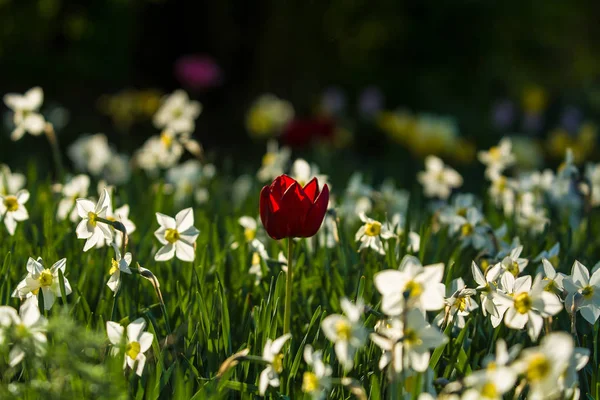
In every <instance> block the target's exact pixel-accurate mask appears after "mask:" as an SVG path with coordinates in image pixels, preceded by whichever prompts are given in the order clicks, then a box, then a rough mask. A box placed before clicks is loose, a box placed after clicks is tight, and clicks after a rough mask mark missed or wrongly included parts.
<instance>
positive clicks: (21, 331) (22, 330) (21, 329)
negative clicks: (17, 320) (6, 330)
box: [15, 324, 29, 339]
mask: <svg viewBox="0 0 600 400" xmlns="http://www.w3.org/2000/svg"><path fill="white" fill-rule="evenodd" d="M28 333H29V331H28V330H27V327H26V326H25V325H24V324H18V325H17V326H15V334H16V335H17V337H18V338H21V339H22V338H24V337H26V336H27V334H28Z"/></svg>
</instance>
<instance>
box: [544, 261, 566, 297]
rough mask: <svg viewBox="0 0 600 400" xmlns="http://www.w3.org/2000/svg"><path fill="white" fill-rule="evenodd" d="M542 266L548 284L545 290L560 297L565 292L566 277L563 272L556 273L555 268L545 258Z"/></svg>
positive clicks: (545, 281)
mask: <svg viewBox="0 0 600 400" xmlns="http://www.w3.org/2000/svg"><path fill="white" fill-rule="evenodd" d="M542 266H543V270H544V283H545V284H546V287H545V288H544V290H546V291H547V292H550V293H554V294H558V295H560V294H562V292H563V290H564V286H563V280H564V279H565V277H566V275H565V274H563V273H562V272H556V269H554V266H553V265H552V264H551V263H550V261H548V260H546V259H545V258H543V259H542Z"/></svg>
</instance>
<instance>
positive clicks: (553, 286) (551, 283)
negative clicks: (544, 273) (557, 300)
mask: <svg viewBox="0 0 600 400" xmlns="http://www.w3.org/2000/svg"><path fill="white" fill-rule="evenodd" d="M544 280H545V281H548V284H546V287H545V288H544V290H545V291H546V292H554V289H557V287H556V282H554V281H553V280H550V278H548V277H546V278H544Z"/></svg>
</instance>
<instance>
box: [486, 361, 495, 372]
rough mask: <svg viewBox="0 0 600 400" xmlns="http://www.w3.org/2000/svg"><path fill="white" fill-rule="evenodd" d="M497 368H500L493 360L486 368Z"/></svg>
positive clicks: (489, 369) (490, 369) (493, 369)
mask: <svg viewBox="0 0 600 400" xmlns="http://www.w3.org/2000/svg"><path fill="white" fill-rule="evenodd" d="M497 368H498V365H497V364H496V362H495V361H491V362H490V363H489V364H488V365H487V367H486V369H487V370H488V371H495V370H496V369H497Z"/></svg>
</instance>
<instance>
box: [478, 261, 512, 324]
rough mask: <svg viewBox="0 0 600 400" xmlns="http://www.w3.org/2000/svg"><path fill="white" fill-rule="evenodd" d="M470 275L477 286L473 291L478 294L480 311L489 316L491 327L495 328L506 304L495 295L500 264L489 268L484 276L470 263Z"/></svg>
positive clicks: (500, 319)
mask: <svg viewBox="0 0 600 400" xmlns="http://www.w3.org/2000/svg"><path fill="white" fill-rule="evenodd" d="M471 273H472V274H473V279H474V280H475V282H476V283H477V285H478V286H477V287H476V288H475V290H477V291H478V292H480V300H481V311H482V312H483V315H484V316H487V315H489V316H490V319H491V321H492V326H493V327H494V328H495V327H497V326H498V325H500V322H502V318H503V317H504V313H505V312H506V308H507V305H506V302H503V301H502V299H501V298H500V295H499V294H498V293H497V288H498V285H497V283H496V281H497V279H498V277H499V276H500V275H501V274H502V270H501V267H500V263H498V264H496V265H495V266H493V267H491V268H490V269H489V270H488V271H487V272H486V273H485V276H484V275H483V272H481V269H479V266H478V265H477V264H475V261H473V262H472V263H471Z"/></svg>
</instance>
